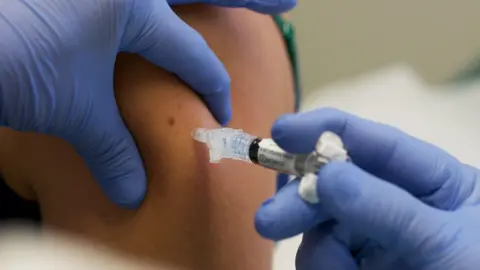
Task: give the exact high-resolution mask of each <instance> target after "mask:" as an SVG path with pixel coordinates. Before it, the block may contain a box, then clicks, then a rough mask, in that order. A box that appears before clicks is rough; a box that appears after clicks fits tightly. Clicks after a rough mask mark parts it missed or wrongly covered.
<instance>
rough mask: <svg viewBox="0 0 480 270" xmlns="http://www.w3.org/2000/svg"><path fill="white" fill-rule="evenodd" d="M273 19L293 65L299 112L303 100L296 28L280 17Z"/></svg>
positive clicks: (296, 105)
mask: <svg viewBox="0 0 480 270" xmlns="http://www.w3.org/2000/svg"><path fill="white" fill-rule="evenodd" d="M273 19H274V20H275V23H276V24H277V26H278V28H279V29H280V32H281V33H282V35H283V39H284V40H285V45H286V46H287V50H288V55H289V56H290V62H291V63H292V70H293V76H294V80H295V111H298V109H299V108H300V100H301V96H300V94H301V92H300V90H301V86H300V74H299V67H298V57H297V45H296V42H295V28H294V26H293V24H292V22H290V21H288V20H286V19H285V18H283V17H282V16H280V15H275V16H273Z"/></svg>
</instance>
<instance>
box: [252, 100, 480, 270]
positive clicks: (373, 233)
mask: <svg viewBox="0 0 480 270" xmlns="http://www.w3.org/2000/svg"><path fill="white" fill-rule="evenodd" d="M325 130H331V131H333V132H335V133H337V134H338V135H340V136H341V138H342V139H343V141H344V143H345V147H346V149H347V150H348V153H349V154H350V156H351V158H352V160H353V162H354V163H355V165H353V164H351V163H336V162H335V163H330V164H327V165H326V166H324V167H323V168H322V169H321V170H320V172H319V174H318V177H319V181H318V184H317V192H318V195H319V198H320V203H318V204H315V205H311V204H308V203H306V202H304V201H303V200H302V199H301V198H300V197H299V196H298V195H297V188H298V181H293V182H291V183H289V184H288V185H287V186H286V187H285V188H283V189H282V190H280V192H279V193H278V194H277V195H276V196H275V197H273V198H272V199H270V200H267V201H266V202H265V203H264V205H263V206H262V207H261V208H260V209H259V211H258V213H257V216H256V228H257V230H258V232H259V233H260V234H261V235H263V236H264V237H267V238H270V239H274V240H279V239H284V238H287V237H291V236H294V235H297V234H299V233H302V232H305V234H304V238H303V242H302V245H301V247H300V249H299V252H298V254H297V261H296V264H297V269H298V270H322V269H329V270H332V269H333V270H347V269H348V270H350V269H352V270H353V269H388V270H391V269H422V270H434V269H446V270H450V269H452V270H462V269H476V268H478V265H480V256H479V255H478V252H479V250H480V230H479V229H478V228H480V206H478V203H479V202H480V173H479V171H478V170H477V169H475V168H473V167H470V166H468V165H465V164H462V163H460V162H459V161H458V160H457V159H455V158H454V157H452V156H450V155H448V154H447V153H445V152H444V151H442V150H440V149H439V148H437V147H435V146H433V145H430V144H428V143H425V142H422V141H420V140H417V139H415V138H413V137H411V136H408V135H407V134H404V133H402V132H401V131H399V130H397V129H394V128H392V127H390V126H386V125H382V124H379V123H374V122H371V121H368V120H364V119H361V118H358V117H355V116H353V115H349V114H347V113H344V112H341V111H338V110H333V109H321V110H317V111H312V112H308V113H301V114H297V115H287V116H285V117H282V118H280V119H279V120H278V121H277V122H276V123H275V125H274V126H273V129H272V137H273V138H274V140H275V141H276V142H277V143H278V144H279V145H280V146H281V147H283V148H284V149H285V150H287V151H290V152H294V153H307V152H311V151H313V149H314V145H315V142H316V140H317V138H318V137H319V135H320V134H321V133H322V132H323V131H325ZM357 166H358V167H357Z"/></svg>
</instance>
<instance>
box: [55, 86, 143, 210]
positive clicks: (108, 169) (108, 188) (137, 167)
mask: <svg viewBox="0 0 480 270" xmlns="http://www.w3.org/2000/svg"><path fill="white" fill-rule="evenodd" d="M111 92H113V90H112V91H111ZM98 103H99V104H97V106H91V110H92V111H91V112H86V113H87V115H92V116H93V115H94V116H96V117H92V119H88V120H87V121H88V122H85V126H84V128H82V129H80V130H75V131H73V132H74V133H75V134H66V135H65V134H64V135H63V136H62V137H63V138H64V139H66V140H67V141H68V142H69V143H71V144H72V145H73V146H74V148H75V149H76V150H77V152H78V153H79V155H80V156H81V157H82V158H83V159H84V160H85V162H86V163H87V166H88V168H89V169H90V171H91V173H92V175H93V177H94V178H95V180H96V181H97V182H98V183H99V185H100V187H101V189H102V191H103V192H104V193H105V194H106V195H107V197H108V198H109V199H111V200H112V201H113V202H115V203H116V204H117V205H120V206H122V207H125V208H131V209H135V208H137V207H138V206H139V205H140V203H141V202H142V200H143V198H144V196H145V193H146V189H147V180H146V174H145V169H144V167H143V163H142V160H141V158H140V154H139V152H138V150H137V147H136V145H135V142H134V140H133V138H132V136H131V134H130V133H129V131H128V130H127V128H126V127H125V125H124V123H123V120H122V118H121V117H120V114H119V112H118V109H117V106H116V103H115V100H114V98H113V96H112V98H111V100H106V99H99V100H98ZM95 108H97V109H99V108H101V110H102V112H101V113H99V112H96V111H95Z"/></svg>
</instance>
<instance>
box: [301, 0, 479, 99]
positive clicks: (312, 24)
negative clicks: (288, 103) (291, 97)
mask: <svg viewBox="0 0 480 270" xmlns="http://www.w3.org/2000/svg"><path fill="white" fill-rule="evenodd" d="M293 20H294V22H295V24H296V28H297V37H298V46H299V53H300V61H301V65H300V66H301V68H302V70H301V72H302V80H303V84H304V88H305V89H306V91H308V90H311V89H313V88H315V87H318V86H321V85H324V84H325V83H328V82H331V81H333V80H337V79H340V78H343V77H346V76H351V75H355V74H358V73H360V72H362V71H365V70H368V69H372V68H378V67H381V66H384V65H386V64H388V63H391V62H395V61H403V62H407V63H410V64H412V65H413V66H414V67H415V68H416V69H417V71H419V72H420V74H421V75H423V76H424V77H425V78H426V79H427V80H429V81H431V82H439V81H441V80H444V79H447V78H450V77H451V76H453V75H454V74H455V73H456V72H458V71H459V69H461V68H462V67H464V66H465V65H466V64H468V63H469V62H471V61H472V60H473V59H474V57H475V56H476V55H477V53H478V55H479V56H480V1H479V0H458V1H455V0H420V1H419V0H401V1H399V0H396V1H393V0H355V1H353V0H351V1H341V0H299V4H298V7H297V9H296V10H295V11H294V12H293ZM479 61H480V60H479Z"/></svg>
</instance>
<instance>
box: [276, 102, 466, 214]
mask: <svg viewBox="0 0 480 270" xmlns="http://www.w3.org/2000/svg"><path fill="white" fill-rule="evenodd" d="M326 130H329V131H332V132H334V133H336V134H338V135H339V136H340V137H341V138H342V140H343V142H344V144H345V148H346V149H347V151H348V154H349V156H350V157H351V159H352V160H353V162H354V163H355V164H356V165H358V166H359V167H361V168H362V169H364V170H366V171H367V172H369V173H371V174H374V175H376V176H377V177H379V178H382V179H385V180H388V181H390V182H392V183H394V184H396V185H399V186H401V187H402V188H404V189H406V190H407V191H409V192H410V193H412V194H413V195H415V196H418V197H422V196H429V195H431V194H433V193H434V192H435V191H438V190H439V189H440V188H442V187H447V186H451V187H461V188H460V189H458V190H455V189H448V190H447V191H446V193H445V195H446V194H450V195H449V196H450V197H451V198H453V199H456V198H458V197H459V196H464V197H465V196H468V194H467V193H468V190H470V187H471V186H472V183H471V182H470V183H465V181H466V180H465V179H464V177H463V175H462V173H463V172H462V171H461V170H462V168H463V167H464V166H463V165H462V164H461V163H460V162H459V161H458V160H457V159H455V158H454V157H452V156H451V155H449V154H447V153H446V152H444V151H443V150H441V149H439V148H437V147H435V146H433V145H431V144H428V143H426V142H423V141H420V140H418V139H415V138H413V137H411V136H409V135H407V134H405V133H403V132H401V131H399V130H398V129H395V128H393V127H390V126H387V125H383V124H380V123H376V122H373V121H369V120H366V119H362V118H359V117H356V116H354V115H351V114H348V113H346V112H343V111H340V110H336V109H331V108H324V109H319V110H315V111H310V112H306V113H300V114H291V115H285V116H283V117H281V118H279V119H278V120H277V121H276V123H275V124H274V126H273V128H272V137H273V139H274V140H275V141H276V142H277V144H278V145H279V146H281V147H282V148H284V149H285V150H286V151H289V152H293V153H299V152H300V153H306V152H311V151H313V149H314V146H315V143H316V141H317V139H318V137H319V136H320V134H321V133H323V132H324V131H326ZM471 179H472V178H471ZM467 181H468V180H467ZM457 192H460V193H457ZM445 201H450V200H446V199H445V198H443V197H442V198H439V199H435V200H432V203H433V204H441V203H444V202H445ZM435 206H438V205H435Z"/></svg>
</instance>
